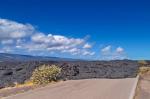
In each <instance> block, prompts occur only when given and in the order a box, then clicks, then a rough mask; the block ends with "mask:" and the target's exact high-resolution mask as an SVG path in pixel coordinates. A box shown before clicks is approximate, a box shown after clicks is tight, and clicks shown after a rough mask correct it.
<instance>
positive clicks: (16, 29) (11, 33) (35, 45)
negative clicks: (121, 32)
mask: <svg viewBox="0 0 150 99" xmlns="http://www.w3.org/2000/svg"><path fill="white" fill-rule="evenodd" d="M0 47H1V49H3V51H4V50H6V51H8V48H9V49H11V50H14V51H15V50H16V49H17V50H24V52H30V53H32V52H33V53H35V52H37V53H45V54H46V53H47V52H49V53H51V52H57V53H69V54H71V55H94V52H90V51H86V49H88V50H90V49H91V48H92V46H91V45H90V44H89V43H88V42H87V38H73V37H66V36H63V35H53V34H47V33H43V32H40V31H37V30H36V29H35V27H34V26H32V25H30V24H22V23H18V22H15V21H11V20H8V19H0ZM6 47H7V48H6ZM20 52H21V51H20Z"/></svg>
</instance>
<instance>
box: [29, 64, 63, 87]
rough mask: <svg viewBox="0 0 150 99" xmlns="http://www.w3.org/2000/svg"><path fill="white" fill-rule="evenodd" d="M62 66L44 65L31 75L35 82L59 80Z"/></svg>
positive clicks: (46, 82)
mask: <svg viewBox="0 0 150 99" xmlns="http://www.w3.org/2000/svg"><path fill="white" fill-rule="evenodd" d="M60 73H61V68H60V67H58V66H56V65H51V66H50V65H42V66H40V67H39V68H37V69H35V70H34V71H33V73H32V76H31V81H32V82H33V84H38V85H43V84H48V83H50V82H52V81H57V80H58V77H59V74H60Z"/></svg>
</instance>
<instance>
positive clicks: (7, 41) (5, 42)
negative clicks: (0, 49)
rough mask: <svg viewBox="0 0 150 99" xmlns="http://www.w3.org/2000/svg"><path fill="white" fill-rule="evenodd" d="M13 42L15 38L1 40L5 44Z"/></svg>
mask: <svg viewBox="0 0 150 99" xmlns="http://www.w3.org/2000/svg"><path fill="white" fill-rule="evenodd" d="M13 42H14V41H13V40H9V39H8V40H2V41H1V43H2V44H3V45H8V44H13Z"/></svg>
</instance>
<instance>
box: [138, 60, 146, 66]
mask: <svg viewBox="0 0 150 99" xmlns="http://www.w3.org/2000/svg"><path fill="white" fill-rule="evenodd" d="M138 63H139V64H140V65H142V66H143V65H147V64H148V63H147V62H146V61H145V60H140V61H138Z"/></svg>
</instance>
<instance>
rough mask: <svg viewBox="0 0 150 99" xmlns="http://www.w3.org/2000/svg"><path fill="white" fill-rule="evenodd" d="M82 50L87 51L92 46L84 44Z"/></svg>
mask: <svg viewBox="0 0 150 99" xmlns="http://www.w3.org/2000/svg"><path fill="white" fill-rule="evenodd" d="M83 48H85V49H89V48H92V45H90V44H88V43H86V44H85V45H84V46H83Z"/></svg>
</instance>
